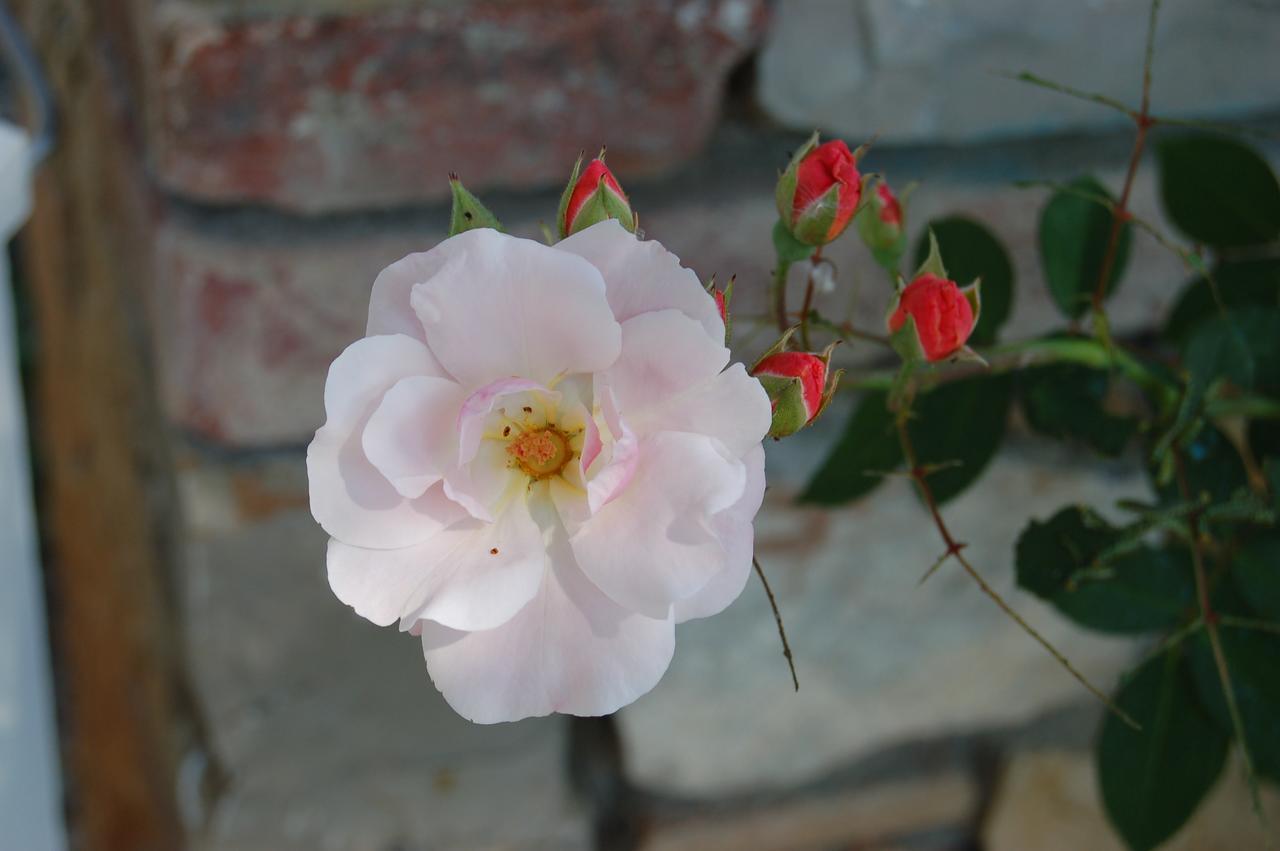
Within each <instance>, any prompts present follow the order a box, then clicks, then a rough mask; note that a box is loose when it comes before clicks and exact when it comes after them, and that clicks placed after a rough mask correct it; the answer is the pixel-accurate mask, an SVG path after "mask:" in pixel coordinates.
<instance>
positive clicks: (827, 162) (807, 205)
mask: <svg viewBox="0 0 1280 851" xmlns="http://www.w3.org/2000/svg"><path fill="white" fill-rule="evenodd" d="M776 194H777V202H778V215H779V216H780V217H781V219H782V223H783V224H784V225H785V226H786V228H787V230H788V231H789V232H790V233H791V235H792V236H794V237H795V238H796V239H797V240H798V241H800V242H802V243H804V244H805V245H825V244H827V243H828V242H831V241H832V240H833V239H835V238H836V237H838V236H839V235H840V234H841V233H843V232H844V229H845V228H846V227H848V226H849V221H850V220H851V219H852V218H853V212H854V210H855V209H857V207H858V198H859V197H860V196H861V194H862V178H861V176H859V174H858V166H857V155H856V154H855V153H854V152H852V151H850V150H849V146H848V145H846V144H845V143H844V142H843V141H841V140H839V139H833V140H831V141H830V142H825V143H823V144H821V145H819V144H818V134H817V133H814V134H813V136H811V137H810V138H809V141H808V142H806V143H805V144H804V145H803V146H802V147H801V148H800V150H799V151H797V152H796V154H795V156H794V157H792V158H791V163H790V164H789V165H788V166H787V169H786V171H784V172H783V173H782V176H781V177H779V178H778V188H777V193H776Z"/></svg>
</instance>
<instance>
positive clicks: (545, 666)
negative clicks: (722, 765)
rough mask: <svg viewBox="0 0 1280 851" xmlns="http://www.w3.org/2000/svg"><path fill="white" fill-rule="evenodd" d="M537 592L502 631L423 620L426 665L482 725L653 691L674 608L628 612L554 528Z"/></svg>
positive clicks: (460, 708)
mask: <svg viewBox="0 0 1280 851" xmlns="http://www.w3.org/2000/svg"><path fill="white" fill-rule="evenodd" d="M548 557H549V559H550V561H549V566H548V568H547V570H546V571H545V574H544V577H543V581H542V586H541V588H540V590H539V592H538V594H537V595H536V596H535V597H534V598H533V600H531V601H530V602H529V604H528V605H526V606H525V607H524V608H523V609H522V610H521V611H520V612H519V613H518V614H517V615H516V616H515V617H513V618H512V619H511V620H509V621H507V622H506V623H505V624H503V625H502V626H499V627H497V628H496V629H490V630H483V631H479V632H460V631H457V630H452V629H448V628H447V627H443V626H440V625H438V624H436V623H434V622H433V621H421V622H420V623H421V625H422V627H421V628H422V646H423V651H424V655H425V656H426V660H427V669H428V671H429V672H430V673H431V679H432V680H433V681H434V682H435V684H436V687H437V688H439V689H440V692H441V693H442V694H443V695H444V698H445V700H446V701H448V702H449V705H450V706H452V707H453V708H454V710H455V711H457V712H458V714H460V715H462V716H463V717H464V718H469V719H470V720H472V721H474V722H476V723H479V724H494V723H497V722H500V721H518V720H520V719H521V718H528V717H530V716H540V715H549V714H550V713H552V712H564V713H567V714H570V715H607V714H609V713H610V712H614V711H616V710H618V709H619V708H621V707H623V706H625V705H627V704H628V703H630V702H632V701H633V700H635V699H636V698H638V697H640V696H641V695H642V694H644V693H645V692H647V691H649V690H650V689H651V688H653V687H654V686H655V685H656V684H657V682H658V680H659V679H661V678H662V675H663V673H664V672H665V671H666V670H667V666H668V665H669V664H670V663H671V655H672V652H673V651H674V649H675V627H674V624H673V622H672V620H671V617H670V614H669V613H667V614H666V615H665V616H664V617H662V618H660V619H653V618H647V617H645V616H643V615H640V614H636V613H635V612H629V611H627V610H626V609H623V608H622V607H620V606H618V605H617V604H615V603H614V602H613V601H611V600H610V599H609V598H608V597H606V596H605V595H604V594H602V593H600V591H599V590H597V589H596V588H595V587H594V586H593V585H592V584H591V582H589V581H588V580H587V578H586V577H585V576H583V575H582V573H581V571H580V570H579V569H578V568H577V566H576V565H575V564H574V561H573V554H572V552H571V551H570V549H569V547H568V545H567V542H566V541H565V535H564V532H563V529H556V530H554V531H553V532H552V533H551V541H550V543H549V546H548Z"/></svg>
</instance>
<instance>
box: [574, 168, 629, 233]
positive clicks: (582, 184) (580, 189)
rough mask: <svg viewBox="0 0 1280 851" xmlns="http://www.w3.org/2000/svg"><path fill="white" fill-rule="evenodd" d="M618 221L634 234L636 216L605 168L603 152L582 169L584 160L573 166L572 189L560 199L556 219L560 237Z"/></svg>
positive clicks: (624, 194)
mask: <svg viewBox="0 0 1280 851" xmlns="http://www.w3.org/2000/svg"><path fill="white" fill-rule="evenodd" d="M605 219H617V220H618V222H619V223H620V224H621V225H622V226H623V227H624V228H626V229H627V230H629V231H632V232H633V233H634V232H635V229H636V216H635V213H634V212H632V210H631V203H630V202H629V201H628V200H627V196H626V193H624V192H623V191H622V187H621V186H620V185H619V184H618V180H617V178H615V177H614V176H613V172H611V171H609V167H608V166H606V165H605V164H604V151H601V152H600V156H598V157H596V158H595V159H593V160H592V161H591V162H589V163H587V167H586V169H585V170H584V169H583V168H582V157H578V162H577V163H575V164H574V167H573V174H572V175H571V176H570V177H569V185H568V186H566V187H565V190H564V194H563V195H562V196H561V197H560V212H559V215H558V217H557V222H558V223H559V228H560V236H561V237H566V236H569V235H571V234H575V233H577V232H578V231H580V230H583V229H584V228H588V227H591V226H592V225H594V224H596V223H598V222H603V221H604V220H605Z"/></svg>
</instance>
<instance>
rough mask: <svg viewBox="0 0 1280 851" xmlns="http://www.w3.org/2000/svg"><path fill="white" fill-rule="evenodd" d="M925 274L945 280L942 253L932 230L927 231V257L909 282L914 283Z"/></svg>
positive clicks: (945, 272) (945, 271)
mask: <svg viewBox="0 0 1280 851" xmlns="http://www.w3.org/2000/svg"><path fill="white" fill-rule="evenodd" d="M925 274H929V275H937V276H938V277H939V278H947V267H946V266H944V265H942V252H941V251H940V250H939V249H938V238H937V237H936V236H934V235H933V228H930V229H929V255H928V256H927V257H925V258H924V262H923V263H921V264H920V268H919V269H916V273H915V274H914V275H912V276H911V280H913V281H914V280H915V279H916V278H918V277H920V276H921V275H925Z"/></svg>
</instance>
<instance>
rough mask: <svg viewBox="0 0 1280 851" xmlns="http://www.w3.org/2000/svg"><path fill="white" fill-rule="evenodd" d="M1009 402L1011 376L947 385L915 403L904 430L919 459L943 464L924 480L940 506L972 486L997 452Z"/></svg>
mask: <svg viewBox="0 0 1280 851" xmlns="http://www.w3.org/2000/svg"><path fill="white" fill-rule="evenodd" d="M1012 398H1013V380H1012V378H1011V377H1010V376H1009V375H982V376H979V377H977V378H965V379H961V380H959V381H950V382H947V383H946V384H943V385H941V386H940V387H937V388H936V389H934V390H931V391H929V392H928V393H922V394H921V395H920V396H919V397H918V398H917V399H916V402H915V407H914V412H915V416H914V417H913V418H912V420H911V422H910V423H909V424H908V431H909V432H910V434H911V442H912V443H913V444H914V446H915V450H916V456H917V459H918V460H919V462H920V463H921V464H922V465H924V466H930V465H946V466H945V468H943V469H937V470H935V471H933V472H932V473H931V474H930V475H929V478H928V481H929V487H930V488H931V489H932V490H933V496H934V498H935V499H936V500H937V501H938V502H939V503H942V502H946V501H947V500H949V499H951V498H952V497H954V496H957V495H958V494H959V493H960V492H961V491H963V490H964V489H965V488H967V487H968V486H969V485H971V484H972V483H973V482H974V481H975V480H976V479H977V478H978V476H980V475H981V474H982V471H983V470H984V469H985V468H986V466H987V463H988V462H989V461H990V460H991V458H992V456H994V455H995V454H996V450H997V449H999V448H1000V441H1001V439H1002V438H1003V437H1004V428H1005V420H1006V419H1008V416H1009V405H1010V402H1011V401H1012Z"/></svg>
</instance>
